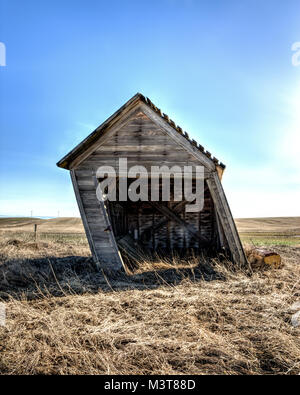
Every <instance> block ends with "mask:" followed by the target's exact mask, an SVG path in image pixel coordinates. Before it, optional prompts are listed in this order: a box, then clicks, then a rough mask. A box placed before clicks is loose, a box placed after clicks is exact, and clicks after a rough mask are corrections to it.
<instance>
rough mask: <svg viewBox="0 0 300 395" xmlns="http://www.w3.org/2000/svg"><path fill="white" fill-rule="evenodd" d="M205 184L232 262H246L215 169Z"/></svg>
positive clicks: (239, 263) (243, 263) (241, 263)
mask: <svg viewBox="0 0 300 395" xmlns="http://www.w3.org/2000/svg"><path fill="white" fill-rule="evenodd" d="M207 185H208V188H209V191H210V194H211V197H212V199H213V201H214V205H215V208H216V210H217V213H218V218H219V219H220V223H221V225H222V228H223V231H224V234H225V237H226V239H227V242H228V246H229V249H230V252H231V255H232V259H233V262H234V263H236V264H238V265H245V264H247V258H246V256H245V252H244V250H243V246H242V243H241V240H240V237H239V234H238V232H237V229H236V226H235V223H234V220H233V217H232V214H231V211H230V208H229V205H228V202H227V199H226V196H225V193H224V190H223V187H222V184H221V181H220V179H219V176H218V174H217V172H216V171H215V172H213V173H212V175H211V177H210V178H208V179H207Z"/></svg>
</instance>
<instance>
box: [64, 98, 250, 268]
mask: <svg viewBox="0 0 300 395" xmlns="http://www.w3.org/2000/svg"><path fill="white" fill-rule="evenodd" d="M124 158H126V160H127V166H128V168H130V167H131V166H135V165H140V166H143V167H144V168H145V169H147V171H149V173H150V171H151V168H152V166H163V165H165V166H168V167H169V168H170V167H173V166H179V167H181V168H182V167H184V166H194V167H195V166H202V167H203V168H204V172H203V178H204V190H203V192H202V193H203V194H204V196H203V198H204V206H203V208H202V210H201V211H199V212H192V213H190V212H187V211H186V207H185V206H186V203H187V202H186V201H185V200H181V201H179V202H178V201H175V199H174V195H170V199H169V201H151V198H149V199H141V200H138V201H136V202H134V201H130V200H127V201H123V200H122V199H120V197H119V196H117V200H116V201H108V200H105V196H104V194H103V195H101V196H99V193H97V194H96V191H97V187H98V186H99V182H101V180H100V179H99V178H98V177H97V170H98V169H99V167H100V166H111V167H113V168H114V169H116V170H117V171H118V170H119V164H120V159H124ZM57 165H58V166H59V167H62V168H64V169H68V170H70V173H71V179H72V183H73V187H74V191H75V195H76V199H77V203H78V206H79V210H80V214H81V217H82V221H83V224H84V228H85V232H86V235H87V239H88V242H89V245H90V248H91V252H92V255H93V259H94V261H95V262H96V263H97V264H98V265H99V267H101V268H103V269H104V270H107V271H111V270H118V269H120V268H122V266H123V258H124V254H126V256H132V257H134V256H135V255H137V252H139V253H141V252H145V254H148V255H149V254H151V253H152V254H153V253H157V252H158V253H161V254H174V252H175V251H176V253H178V254H181V255H183V254H185V252H186V251H191V250H192V251H196V252H206V253H208V254H210V255H214V256H216V255H218V254H219V253H220V252H222V253H225V254H227V255H228V256H229V257H230V258H231V259H232V260H233V262H234V263H236V264H244V263H245V262H246V258H245V254H244V251H243V248H242V244H241V241H240V238H239V235H238V232H237V229H236V226H235V223H234V220H233V217H232V214H231V211H230V208H229V205H228V202H227V199H226V196H225V194H224V190H223V187H222V184H221V178H222V174H223V171H224V169H225V166H224V165H223V164H222V163H220V162H219V161H218V160H217V159H216V158H214V157H212V156H211V154H210V153H209V152H208V151H206V150H205V149H204V148H203V146H201V145H200V144H198V143H197V142H196V141H195V140H191V139H190V138H189V135H188V134H187V133H186V132H183V130H182V129H181V128H180V127H179V126H177V125H176V124H175V123H174V122H173V121H172V120H171V119H169V117H168V116H167V115H166V114H164V113H162V112H161V110H160V109H159V108H157V107H156V106H155V105H154V104H153V103H152V102H151V101H150V100H149V99H148V98H146V97H144V96H143V95H142V94H140V93H138V94H136V95H135V96H133V97H132V98H131V99H130V100H129V101H128V102H127V103H126V104H124V105H123V106H122V107H121V108H120V109H119V110H118V111H116V112H115V113H114V114H113V115H112V116H111V117H110V118H108V119H107V120H106V121H105V122H104V123H103V124H102V125H100V126H99V127H98V128H97V129H96V130H95V131H94V132H93V133H91V134H90V135H89V136H88V137H87V138H86V139H85V140H83V141H82V142H81V143H80V144H79V145H77V146H76V147H75V148H74V149H73V150H72V151H71V152H70V153H68V154H67V155H66V156H65V157H64V158H63V159H61V160H60V161H59V162H58V163H57ZM122 177H128V176H127V175H119V178H118V179H117V183H118V182H121V178H122ZM102 180H103V179H102ZM127 181H128V182H129V181H130V180H129V179H128V180H127ZM131 181H132V180H131ZM193 182H194V180H193ZM158 188H161V183H159V184H158Z"/></svg>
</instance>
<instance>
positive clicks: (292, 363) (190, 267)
mask: <svg viewBox="0 0 300 395" xmlns="http://www.w3.org/2000/svg"><path fill="white" fill-rule="evenodd" d="M236 222H237V226H238V229H239V231H240V234H241V237H242V240H243V242H244V243H245V244H250V245H253V244H255V245H265V246H268V247H271V248H273V249H274V250H275V251H277V252H279V253H280V254H281V256H282V259H283V264H284V265H283V267H282V268H281V269H272V268H260V269H259V270H258V269H256V270H251V268H248V267H247V268H235V267H233V266H232V264H231V263H230V262H228V261H222V262H220V261H210V262H208V261H207V260H206V259H205V258H204V257H195V258H194V259H192V260H190V261H189V262H182V261H178V260H176V259H175V260H174V262H166V261H164V262H157V264H156V266H155V267H154V268H153V267H151V265H150V264H149V263H145V262H144V263H141V266H140V269H139V273H136V274H134V275H131V276H127V275H125V274H124V273H122V272H119V273H116V274H115V275H114V276H113V277H112V278H107V277H105V276H103V275H102V273H100V272H97V271H96V269H95V267H94V265H93V262H92V260H91V257H90V251H89V248H88V245H87V242H86V238H85V235H84V234H83V233H82V232H83V228H82V224H81V221H80V220H79V219H76V218H71V219H67V218H60V219H54V220H35V219H28V218H14V219H5V218H2V219H0V234H1V238H0V300H1V302H2V303H3V304H4V305H5V307H6V325H5V326H0V372H1V373H2V374H87V373H90V374H233V375H236V374H268V375H270V374H300V328H299V327H294V326H293V325H292V323H291V318H292V315H293V313H294V312H295V311H293V308H292V305H293V304H294V303H295V302H297V301H300V238H299V237H297V236H299V235H300V219H299V218H268V219H243V220H240V219H239V220H237V221H236ZM33 223H38V230H39V236H38V240H37V243H36V242H35V240H34V237H33V233H32V229H33ZM183 264H184V266H185V268H183V269H182V268H181V266H182V265H183ZM151 269H154V270H153V271H150V270H151ZM162 269H165V270H162Z"/></svg>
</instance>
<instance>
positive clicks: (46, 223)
mask: <svg viewBox="0 0 300 395" xmlns="http://www.w3.org/2000/svg"><path fill="white" fill-rule="evenodd" d="M235 221H236V225H237V228H238V231H239V233H240V236H241V239H242V241H243V242H244V243H250V244H255V245H263V244H264V245H271V244H272V245H294V246H296V245H300V217H270V218H238V219H236V220H235ZM34 224H38V232H39V233H41V234H42V236H43V237H47V238H48V239H49V238H50V237H52V238H53V237H55V238H56V239H57V238H59V239H64V240H67V239H69V238H71V237H75V238H76V239H78V238H79V237H84V236H83V234H84V228H83V225H82V221H81V219H80V218H72V217H65V218H54V219H39V218H0V232H16V233H19V232H21V233H28V232H31V233H32V232H33V225H34Z"/></svg>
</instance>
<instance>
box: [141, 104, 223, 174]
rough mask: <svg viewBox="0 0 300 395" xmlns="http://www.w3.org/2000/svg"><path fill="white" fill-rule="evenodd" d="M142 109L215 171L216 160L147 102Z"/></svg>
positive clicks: (201, 161) (175, 139)
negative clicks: (196, 145) (166, 120)
mask: <svg viewBox="0 0 300 395" xmlns="http://www.w3.org/2000/svg"><path fill="white" fill-rule="evenodd" d="M141 108H142V111H143V112H144V113H145V114H146V115H147V116H148V117H149V118H150V119H152V120H153V122H155V123H157V124H158V125H159V126H160V127H161V128H162V129H163V130H165V131H166V132H167V133H168V135H169V136H171V137H172V138H173V139H174V141H176V142H177V143H179V144H180V145H181V146H182V147H183V148H184V149H186V150H187V151H188V152H190V153H191V154H192V155H193V156H194V157H195V158H196V159H198V161H199V162H200V163H202V164H203V165H204V166H206V167H207V168H208V169H209V170H211V171H214V170H215V169H216V166H215V164H214V162H213V161H212V160H211V159H209V158H207V156H206V155H204V154H203V153H202V152H200V151H199V150H198V149H197V148H196V147H194V146H193V145H191V143H190V142H189V141H187V140H186V139H185V138H184V137H183V136H181V135H180V134H179V133H177V132H176V130H175V129H174V128H173V127H172V126H170V125H169V124H168V123H167V122H165V121H164V120H163V119H162V118H161V117H160V116H159V115H158V114H156V112H154V111H153V110H152V109H151V108H149V107H148V106H147V105H146V104H142V105H141Z"/></svg>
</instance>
